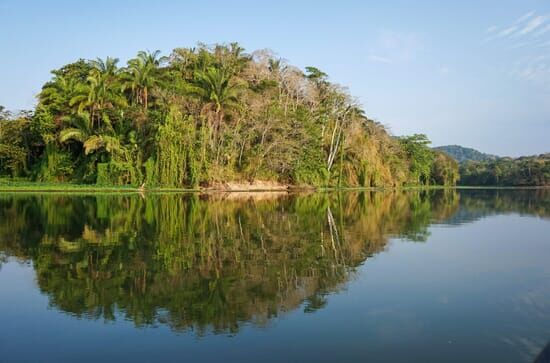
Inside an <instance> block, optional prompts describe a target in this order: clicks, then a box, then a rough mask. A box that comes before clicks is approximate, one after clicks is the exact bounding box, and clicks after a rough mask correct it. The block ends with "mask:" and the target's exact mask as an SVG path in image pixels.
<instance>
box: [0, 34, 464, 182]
mask: <svg viewBox="0 0 550 363" xmlns="http://www.w3.org/2000/svg"><path fill="white" fill-rule="evenodd" d="M52 75H53V77H52V79H51V80H50V81H48V82H47V83H46V84H45V85H44V86H43V88H42V91H41V92H40V94H39V95H38V104H37V106H36V109H35V110H33V112H32V113H31V114H25V115H24V116H21V115H13V114H9V113H7V112H6V111H5V110H3V109H2V111H1V113H0V114H1V115H2V117H0V119H1V121H0V161H1V164H0V175H4V176H10V177H24V178H29V179H31V180H37V181H45V182H58V181H65V182H73V183H89V184H93V183H97V184H112V185H125V184H130V185H142V183H144V182H145V183H146V184H147V185H148V186H158V187H177V188H183V187H197V186H212V185H217V184H219V183H224V182H229V181H238V182H254V181H257V180H266V181H270V182H276V183H281V184H286V185H313V186H365V187H379V186H400V185H416V184H423V185H425V184H431V183H437V184H446V185H451V184H454V183H455V182H456V180H457V174H456V172H457V171H456V168H455V167H454V166H453V165H451V164H452V163H449V161H448V160H447V159H446V158H445V157H443V156H441V155H440V154H437V153H436V152H434V151H432V150H431V149H429V148H428V146H427V145H428V143H429V141H428V140H427V138H426V137H425V136H424V135H414V136H411V137H404V138H399V139H397V138H395V137H393V136H391V135H390V134H389V133H388V132H387V130H386V129H385V128H384V127H383V126H382V125H381V124H379V123H378V122H375V121H374V120H372V119H370V118H368V117H367V116H366V112H365V111H364V110H363V109H362V107H361V105H360V104H359V103H358V102H357V101H356V100H355V99H354V98H353V97H352V96H351V95H350V94H349V93H348V92H347V91H346V90H345V89H344V88H343V87H341V86H339V85H337V84H334V83H332V82H330V80H329V77H328V75H327V74H326V73H324V72H323V71H322V70H320V69H318V68H316V67H306V69H305V71H302V70H300V69H298V68H296V67H293V66H292V65H290V64H288V63H287V62H286V61H284V60H282V59H280V58H279V57H277V56H276V55H275V54H273V53H272V52H270V51H265V50H263V51H256V52H253V53H246V52H245V51H244V49H243V48H242V47H240V46H239V45H238V44H236V43H231V44H228V45H225V44H217V45H213V46H207V45H204V44H199V45H198V46H197V47H193V48H177V49H175V50H174V51H173V52H172V53H171V54H170V55H169V56H167V57H163V56H161V54H160V52H159V51H152V52H151V51H140V52H139V53H138V54H137V56H136V57H135V58H133V59H130V60H129V61H128V62H127V64H126V65H121V64H120V62H119V60H118V58H113V57H107V58H106V59H95V60H82V59H80V60H77V61H76V62H74V63H70V64H68V65H65V66H63V67H61V68H60V69H57V70H54V71H52ZM436 163H440V164H441V163H447V164H448V165H446V166H443V165H436ZM434 173H436V174H437V176H436V175H435V174H434ZM432 174H433V175H432Z"/></svg>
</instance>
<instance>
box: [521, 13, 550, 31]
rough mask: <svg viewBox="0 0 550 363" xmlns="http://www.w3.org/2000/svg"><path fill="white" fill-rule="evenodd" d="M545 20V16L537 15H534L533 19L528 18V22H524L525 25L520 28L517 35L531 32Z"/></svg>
mask: <svg viewBox="0 0 550 363" xmlns="http://www.w3.org/2000/svg"><path fill="white" fill-rule="evenodd" d="M545 21H546V17H545V16H537V17H534V18H533V19H531V20H529V22H527V24H525V26H524V27H523V29H521V30H520V31H519V32H518V34H519V35H525V34H529V33H531V32H532V31H533V30H535V29H537V28H538V27H539V26H541V25H542V24H544V22H545Z"/></svg>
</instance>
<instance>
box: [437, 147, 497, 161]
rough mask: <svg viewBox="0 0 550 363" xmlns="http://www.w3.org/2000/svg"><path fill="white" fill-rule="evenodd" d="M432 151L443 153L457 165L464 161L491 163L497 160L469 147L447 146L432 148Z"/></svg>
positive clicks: (493, 156)
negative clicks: (456, 162)
mask: <svg viewBox="0 0 550 363" xmlns="http://www.w3.org/2000/svg"><path fill="white" fill-rule="evenodd" d="M434 150H437V151H441V152H444V153H445V154H447V155H449V156H451V157H452V158H453V159H455V160H456V161H458V162H459V163H464V162H466V161H492V160H496V159H498V156H495V155H491V154H485V153H482V152H479V151H477V150H475V149H472V148H469V147H463V146H459V145H447V146H438V147H434Z"/></svg>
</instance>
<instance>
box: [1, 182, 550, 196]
mask: <svg viewBox="0 0 550 363" xmlns="http://www.w3.org/2000/svg"><path fill="white" fill-rule="evenodd" d="M434 189H455V190H468V189H470V190H482V189H497V190H507V189H533V190H537V189H550V186H543V185H541V186H462V185H457V186H441V185H430V186H400V187H312V186H292V185H288V186H274V187H263V188H256V187H252V188H246V187H240V188H224V187H220V186H218V187H207V188H140V187H132V186H99V185H85V184H60V185H54V184H51V185H50V184H47V185H41V184H40V183H37V184H36V185H32V183H29V184H24V185H13V184H12V185H10V184H5V185H2V184H0V193H71V194H77V193H92V194H95V193H106V194H134V193H137V194H145V193H200V194H224V193H289V194H291V193H322V192H353V191H356V192H361V191H370V192H373V191H379V192H380V191H397V190H434Z"/></svg>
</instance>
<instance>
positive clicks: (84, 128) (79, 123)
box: [59, 112, 128, 159]
mask: <svg viewBox="0 0 550 363" xmlns="http://www.w3.org/2000/svg"><path fill="white" fill-rule="evenodd" d="M65 120H66V121H67V123H68V124H69V125H70V127H67V128H65V129H63V130H61V132H60V133H59V141H60V142H61V143H66V142H69V141H74V142H78V143H80V144H82V147H83V148H84V153H85V154H86V155H89V154H92V153H94V152H96V151H99V150H102V149H103V150H105V151H106V152H107V153H109V154H114V155H116V156H122V157H123V158H124V159H127V157H128V155H127V153H126V149H125V148H124V147H123V146H122V145H121V142H120V138H119V136H118V135H116V134H114V133H111V134H102V135H97V134H94V133H93V129H92V122H91V119H90V115H89V114H88V113H86V112H84V113H80V114H78V115H77V116H75V117H71V118H66V119H65Z"/></svg>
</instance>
